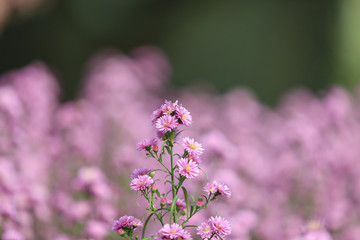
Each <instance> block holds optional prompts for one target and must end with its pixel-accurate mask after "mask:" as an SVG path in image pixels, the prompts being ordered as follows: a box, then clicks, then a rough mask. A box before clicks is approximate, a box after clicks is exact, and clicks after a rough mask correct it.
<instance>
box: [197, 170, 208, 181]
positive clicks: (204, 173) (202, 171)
mask: <svg viewBox="0 0 360 240" xmlns="http://www.w3.org/2000/svg"><path fill="white" fill-rule="evenodd" d="M199 169H200V170H201V171H202V172H203V173H204V174H205V176H206V181H207V182H208V181H209V176H208V175H207V173H206V172H205V171H204V170H202V168H201V167H199Z"/></svg>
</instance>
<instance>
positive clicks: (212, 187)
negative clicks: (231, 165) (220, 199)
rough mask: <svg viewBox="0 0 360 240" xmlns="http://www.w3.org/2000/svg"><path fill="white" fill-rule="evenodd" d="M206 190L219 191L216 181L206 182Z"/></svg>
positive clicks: (208, 191) (210, 191)
mask: <svg viewBox="0 0 360 240" xmlns="http://www.w3.org/2000/svg"><path fill="white" fill-rule="evenodd" d="M204 191H205V192H207V193H209V194H210V193H213V194H214V193H216V192H217V186H216V185H215V184H214V183H211V182H208V183H206V185H205V187H204Z"/></svg>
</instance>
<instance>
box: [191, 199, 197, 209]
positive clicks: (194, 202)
mask: <svg viewBox="0 0 360 240" xmlns="http://www.w3.org/2000/svg"><path fill="white" fill-rule="evenodd" d="M191 198H192V200H193V205H192V210H195V207H196V201H195V198H194V196H193V195H191ZM191 213H192V211H191Z"/></svg>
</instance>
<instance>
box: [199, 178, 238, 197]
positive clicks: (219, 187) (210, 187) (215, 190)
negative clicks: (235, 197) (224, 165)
mask: <svg viewBox="0 0 360 240" xmlns="http://www.w3.org/2000/svg"><path fill="white" fill-rule="evenodd" d="M204 191H205V192H207V193H212V194H221V195H224V196H225V197H230V196H231V192H230V188H229V187H228V186H227V185H225V184H223V183H219V182H217V181H213V182H212V183H210V182H209V183H207V184H206V185H205V187H204Z"/></svg>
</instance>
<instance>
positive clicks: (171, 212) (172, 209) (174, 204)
mask: <svg viewBox="0 0 360 240" xmlns="http://www.w3.org/2000/svg"><path fill="white" fill-rule="evenodd" d="M178 198H179V196H175V198H174V199H173V200H172V203H171V208H170V224H171V218H172V216H174V210H176V201H177V200H178Z"/></svg>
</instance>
